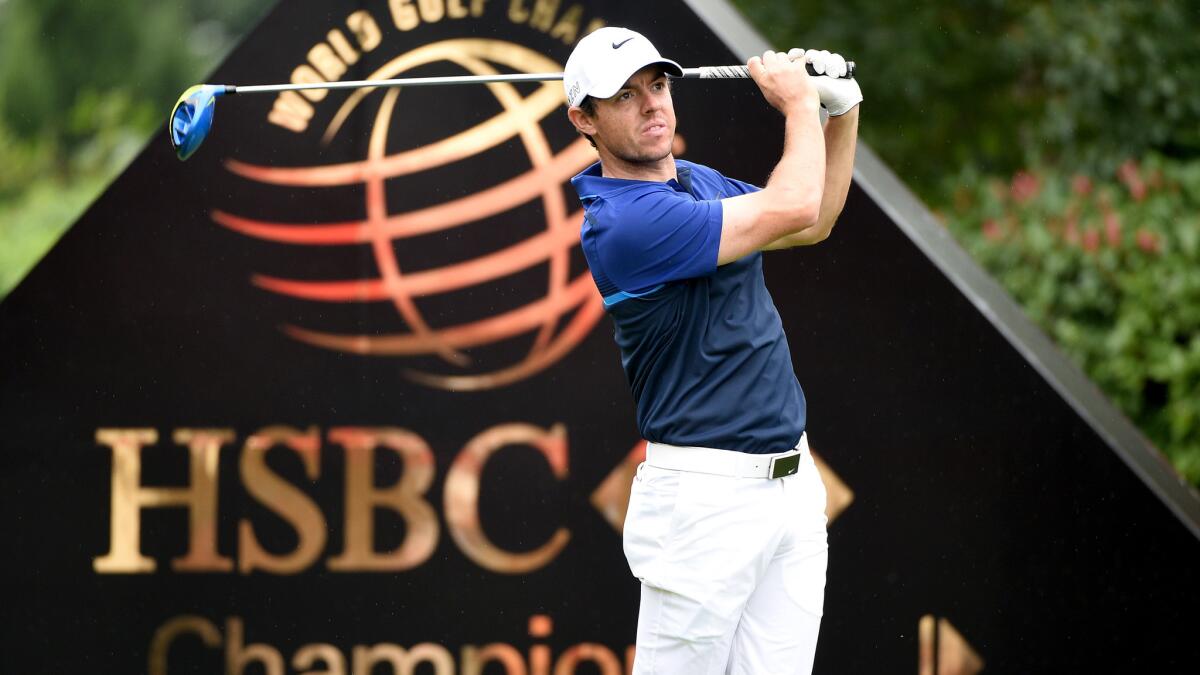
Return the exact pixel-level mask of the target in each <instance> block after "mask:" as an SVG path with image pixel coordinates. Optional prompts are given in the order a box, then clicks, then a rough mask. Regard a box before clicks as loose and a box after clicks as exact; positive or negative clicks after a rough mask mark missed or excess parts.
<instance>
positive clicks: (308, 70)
mask: <svg viewBox="0 0 1200 675" xmlns="http://www.w3.org/2000/svg"><path fill="white" fill-rule="evenodd" d="M326 82H328V80H326V79H325V78H323V77H321V74H320V73H318V72H317V71H316V70H314V69H313V67H312V66H308V65H304V66H296V69H295V70H293V71H292V84H325V83H326ZM300 94H301V95H303V96H304V98H306V99H308V100H310V101H320V100H321V99H323V98H325V97H326V96H328V95H329V90H328V89H305V90H304V91H302V92H300Z"/></svg>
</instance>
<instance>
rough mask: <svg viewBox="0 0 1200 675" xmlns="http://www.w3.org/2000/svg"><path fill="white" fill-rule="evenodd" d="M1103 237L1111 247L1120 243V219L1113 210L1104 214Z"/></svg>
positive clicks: (1115, 246)
mask: <svg viewBox="0 0 1200 675" xmlns="http://www.w3.org/2000/svg"><path fill="white" fill-rule="evenodd" d="M1104 238H1105V239H1107V240H1108V245H1109V246H1111V247H1112V248H1117V247H1118V246H1120V245H1121V219H1120V217H1118V216H1117V214H1116V212H1115V211H1109V212H1108V213H1106V214H1104Z"/></svg>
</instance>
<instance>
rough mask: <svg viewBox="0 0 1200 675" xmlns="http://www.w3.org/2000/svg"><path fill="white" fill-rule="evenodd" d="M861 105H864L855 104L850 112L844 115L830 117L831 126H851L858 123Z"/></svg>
mask: <svg viewBox="0 0 1200 675" xmlns="http://www.w3.org/2000/svg"><path fill="white" fill-rule="evenodd" d="M860 105H862V104H861V102H860V103H855V104H854V105H852V106H850V109H849V110H847V111H846V112H844V113H842V114H841V115H830V116H829V123H830V124H849V123H851V122H854V121H858V107H859V106H860Z"/></svg>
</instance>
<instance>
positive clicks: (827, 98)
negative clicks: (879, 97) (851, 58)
mask: <svg viewBox="0 0 1200 675" xmlns="http://www.w3.org/2000/svg"><path fill="white" fill-rule="evenodd" d="M804 58H805V60H807V61H808V62H809V63H810V64H812V69H813V70H814V71H816V72H817V74H818V77H814V78H813V84H814V85H816V87H817V93H818V94H820V96H821V106H822V107H824V108H825V109H826V110H827V111H829V116H830V117H837V116H838V115H844V114H846V113H847V112H849V111H850V109H851V108H853V107H854V106H856V105H858V104H859V103H862V100H863V96H862V90H861V89H859V88H858V82H857V81H855V80H842V79H837V78H840V77H842V76H844V75H845V74H846V59H844V58H842V56H841V54H830V53H829V52H827V51H825V50H823V49H822V50H817V49H810V50H808V51H806V52H804ZM820 75H825V76H827V77H820Z"/></svg>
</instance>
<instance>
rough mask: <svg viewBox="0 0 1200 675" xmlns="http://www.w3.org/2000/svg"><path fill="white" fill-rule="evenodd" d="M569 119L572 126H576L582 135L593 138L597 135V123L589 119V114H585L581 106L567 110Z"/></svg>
mask: <svg viewBox="0 0 1200 675" xmlns="http://www.w3.org/2000/svg"><path fill="white" fill-rule="evenodd" d="M567 118H568V119H570V120H571V124H574V125H575V128H576V129H578V130H579V131H580V133H584V134H587V135H589V136H592V135H594V134H595V133H596V123H595V121H594V120H592V118H590V117H588V115H587V113H585V112H583V108H580V107H579V106H573V107H570V108H567Z"/></svg>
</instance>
